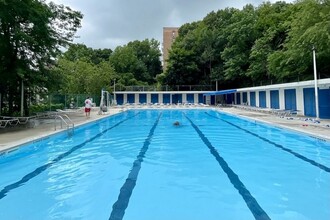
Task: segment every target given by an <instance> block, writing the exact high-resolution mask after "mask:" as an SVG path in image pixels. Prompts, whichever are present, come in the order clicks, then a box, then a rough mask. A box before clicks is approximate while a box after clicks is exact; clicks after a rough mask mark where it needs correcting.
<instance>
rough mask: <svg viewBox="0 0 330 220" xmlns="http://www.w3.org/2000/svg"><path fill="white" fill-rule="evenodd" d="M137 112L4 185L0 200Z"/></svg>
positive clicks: (0, 192)
mask: <svg viewBox="0 0 330 220" xmlns="http://www.w3.org/2000/svg"><path fill="white" fill-rule="evenodd" d="M138 114H139V113H137V114H135V115H133V116H130V117H127V118H126V119H124V120H122V121H120V122H118V123H117V124H115V125H113V126H111V127H110V128H107V129H105V130H104V131H102V132H100V133H98V134H97V135H95V136H94V137H92V138H90V139H88V140H87V141H85V142H83V143H81V144H79V145H76V146H74V147H72V148H71V149H70V150H68V151H67V152H65V153H62V154H60V155H58V156H57V157H56V158H55V159H53V160H52V161H50V162H49V163H47V164H45V165H42V166H40V167H38V168H36V169H35V170H34V171H32V172H30V173H28V174H26V175H25V176H23V178H22V179H20V180H19V181H17V182H15V183H12V184H10V185H7V186H5V187H4V188H3V189H2V190H1V191H0V200H1V199H3V198H4V197H5V196H6V195H7V193H8V192H10V191H11V190H13V189H16V188H18V187H20V186H22V185H23V184H24V183H26V182H28V181H29V180H31V179H32V178H34V177H36V176H38V175H39V174H41V173H42V172H43V171H45V170H47V169H48V168H49V167H51V166H53V165H54V164H55V163H57V162H59V161H60V160H62V159H63V158H65V157H66V156H69V155H70V154H71V153H73V152H74V151H76V150H78V149H80V148H82V147H83V146H85V145H86V144H87V143H89V142H91V141H93V140H95V139H96V138H99V137H100V136H102V135H103V134H105V133H106V132H108V131H109V130H111V129H113V128H115V127H117V126H118V125H120V124H122V123H124V122H125V121H127V120H129V119H131V118H134V117H136V116H137V115H138Z"/></svg>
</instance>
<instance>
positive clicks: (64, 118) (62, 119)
mask: <svg viewBox="0 0 330 220" xmlns="http://www.w3.org/2000/svg"><path fill="white" fill-rule="evenodd" d="M57 119H59V120H60V122H61V129H63V123H64V124H65V126H66V130H67V131H68V136H72V135H73V133H74V123H73V122H72V120H71V119H70V118H69V116H67V115H65V114H63V115H55V118H54V127H55V131H56V128H57V127H56V125H57Z"/></svg>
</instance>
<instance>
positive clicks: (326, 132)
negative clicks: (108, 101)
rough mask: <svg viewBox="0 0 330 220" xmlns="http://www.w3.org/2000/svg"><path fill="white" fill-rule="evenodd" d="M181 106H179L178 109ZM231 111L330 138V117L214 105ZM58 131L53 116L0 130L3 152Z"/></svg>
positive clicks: (77, 117)
mask: <svg viewBox="0 0 330 220" xmlns="http://www.w3.org/2000/svg"><path fill="white" fill-rule="evenodd" d="M176 109H178V108H176ZM215 109H217V110H220V111H224V112H227V113H230V114H235V115H239V116H242V117H246V118H249V119H252V120H256V121H261V122H265V123H269V124H272V125H275V126H279V127H283V128H287V129H292V130H295V131H298V132H303V133H306V134H308V135H311V136H314V137H317V138H320V139H322V140H328V141H330V127H327V125H328V126H330V120H320V123H314V122H313V121H309V120H308V121H305V119H306V118H299V116H298V117H294V118H293V119H287V118H280V117H279V116H275V115H272V114H269V113H261V112H254V111H247V110H243V109H237V108H232V107H230V108H215ZM120 111H122V109H116V108H112V109H109V112H108V114H106V115H98V108H95V109H94V110H93V111H92V112H91V117H90V118H88V119H87V118H86V117H85V115H84V113H83V112H81V113H74V114H69V117H70V118H71V120H72V121H73V122H74V124H75V126H76V127H77V126H80V125H83V124H85V123H89V122H91V121H95V120H99V119H101V118H104V117H107V116H109V115H113V114H117V113H118V112H120ZM57 128H58V129H57V131H55V128H54V119H47V120H41V121H40V123H39V124H38V125H36V126H34V127H28V126H23V125H22V126H17V127H16V126H15V127H10V128H5V129H0V152H1V151H4V150H8V149H11V148H14V147H17V146H19V145H21V144H23V143H26V142H31V141H34V140H37V139H40V138H43V137H46V136H48V135H50V134H54V133H56V132H62V131H63V129H60V126H59V125H57Z"/></svg>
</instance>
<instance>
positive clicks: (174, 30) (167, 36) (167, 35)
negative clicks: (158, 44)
mask: <svg viewBox="0 0 330 220" xmlns="http://www.w3.org/2000/svg"><path fill="white" fill-rule="evenodd" d="M178 31H179V28H178V27H163V71H165V70H166V67H167V59H168V51H169V49H171V46H172V43H173V42H174V40H175V38H176V37H177V36H178Z"/></svg>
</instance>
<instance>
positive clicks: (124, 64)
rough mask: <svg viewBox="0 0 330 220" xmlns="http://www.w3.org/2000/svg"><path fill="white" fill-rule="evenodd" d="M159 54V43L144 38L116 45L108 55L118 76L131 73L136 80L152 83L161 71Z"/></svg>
mask: <svg viewBox="0 0 330 220" xmlns="http://www.w3.org/2000/svg"><path fill="white" fill-rule="evenodd" d="M160 55H161V53H160V50H159V43H158V42H157V41H156V40H154V39H152V40H148V39H146V40H144V41H133V42H129V43H128V44H127V45H125V46H119V47H117V48H116V49H115V51H114V52H113V54H112V55H111V56H110V62H111V64H112V65H113V66H114V68H115V70H116V72H117V73H118V75H119V77H122V75H123V74H126V73H131V74H133V77H134V78H135V79H136V80H137V81H141V82H146V83H149V84H153V83H155V81H156V78H155V77H156V75H158V74H160V73H161V71H162V69H161V63H160Z"/></svg>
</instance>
